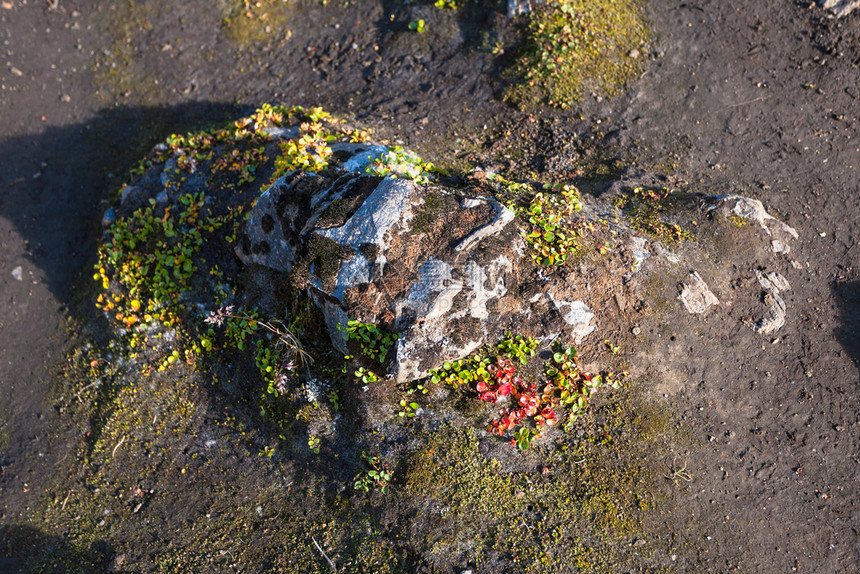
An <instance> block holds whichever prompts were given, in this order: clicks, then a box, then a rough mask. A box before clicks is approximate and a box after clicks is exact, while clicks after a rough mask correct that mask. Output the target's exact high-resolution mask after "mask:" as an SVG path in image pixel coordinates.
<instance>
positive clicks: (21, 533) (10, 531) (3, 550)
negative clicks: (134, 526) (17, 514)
mask: <svg viewBox="0 0 860 574" xmlns="http://www.w3.org/2000/svg"><path fill="white" fill-rule="evenodd" d="M119 561H120V562H122V557H119ZM116 565H117V557H115V556H114V551H113V548H112V547H111V545H110V544H108V543H107V542H105V541H103V540H97V541H95V542H93V543H91V544H90V545H89V546H88V547H83V546H77V545H75V544H72V543H70V542H69V541H67V540H65V539H63V538H62V537H59V536H50V535H48V534H45V533H44V532H41V531H39V530H37V529H35V528H31V527H29V526H20V525H2V526H0V572H7V573H9V574H12V573H18V572H21V573H24V572H57V573H59V572H64V573H73V572H74V573H76V574H89V573H96V572H112V571H114V569H115V566H116Z"/></svg>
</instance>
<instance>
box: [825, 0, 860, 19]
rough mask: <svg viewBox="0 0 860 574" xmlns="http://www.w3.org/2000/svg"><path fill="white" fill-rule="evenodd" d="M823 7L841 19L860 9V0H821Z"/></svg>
mask: <svg viewBox="0 0 860 574" xmlns="http://www.w3.org/2000/svg"><path fill="white" fill-rule="evenodd" d="M821 5H822V6H823V7H824V8H826V9H828V10H830V11H831V12H833V14H835V15H836V17H837V18H841V17H843V16H847V15H848V14H850V13H851V12H853V11H854V10H856V9H857V8H860V0H821Z"/></svg>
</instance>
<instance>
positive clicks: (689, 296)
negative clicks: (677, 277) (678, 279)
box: [678, 271, 720, 315]
mask: <svg viewBox="0 0 860 574" xmlns="http://www.w3.org/2000/svg"><path fill="white" fill-rule="evenodd" d="M678 299H680V300H681V303H683V304H684V308H685V309H686V310H687V312H688V313H691V314H693V315H701V314H702V313H704V312H705V311H707V310H708V308H710V307H713V306H714V305H719V304H720V300H719V299H717V296H716V295H714V293H713V292H712V291H711V289H710V288H709V287H708V284H707V283H705V280H704V279H702V277H701V275H699V274H698V273H697V272H695V271H691V272H690V275H689V276H688V277H687V280H686V281H684V282H683V283H682V284H681V294H680V295H678Z"/></svg>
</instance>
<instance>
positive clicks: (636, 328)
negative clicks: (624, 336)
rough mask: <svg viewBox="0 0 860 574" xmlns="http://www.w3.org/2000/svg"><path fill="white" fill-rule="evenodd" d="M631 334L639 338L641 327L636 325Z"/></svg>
mask: <svg viewBox="0 0 860 574" xmlns="http://www.w3.org/2000/svg"><path fill="white" fill-rule="evenodd" d="M630 332H631V333H633V334H634V335H636V336H639V334H640V333H641V332H642V329H640V328H639V325H636V326H635V327H633V329H631V330H630Z"/></svg>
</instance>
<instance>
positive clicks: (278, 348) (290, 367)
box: [205, 305, 312, 397]
mask: <svg viewBox="0 0 860 574" xmlns="http://www.w3.org/2000/svg"><path fill="white" fill-rule="evenodd" d="M205 322H206V323H209V324H211V325H214V326H217V327H220V326H222V325H224V326H225V331H226V335H227V339H228V341H232V342H233V343H234V344H235V345H236V348H237V349H239V350H244V348H245V340H246V339H247V337H248V336H249V335H250V334H251V333H253V332H255V331H256V330H257V327H263V329H265V330H267V331H269V333H271V335H274V336H275V344H274V346H271V345H269V344H268V343H266V342H264V341H263V340H262V339H258V340H257V347H256V353H255V355H254V361H255V363H256V364H257V369H258V370H259V371H260V376H261V377H262V379H263V380H264V381H265V382H266V383H267V388H266V392H268V393H269V394H272V395H275V396H276V397H277V396H280V395H282V394H284V393H285V392H286V390H287V385H288V382H289V377H290V376H291V374H292V373H293V371H294V369H295V368H296V366H298V365H308V364H309V363H311V362H312V359H311V356H310V355H309V354H308V353H307V352H306V351H305V350H304V348H303V347H302V344H301V342H300V341H299V339H298V338H297V337H296V336H295V335H294V334H293V333H292V332H291V331H290V330H289V329H288V328H287V327H286V326H285V325H284V324H283V323H282V322H280V321H263V320H261V319H260V318H259V314H258V313H257V312H256V311H251V312H250V313H244V312H241V311H234V308H233V305H228V306H226V307H221V308H219V309H217V310H216V311H212V312H210V313H209V316H208V317H207V318H206V319H205ZM271 335H270V336H271Z"/></svg>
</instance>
